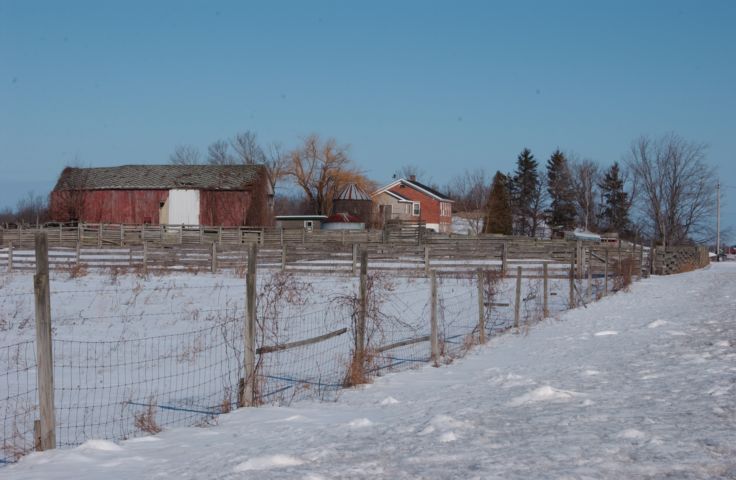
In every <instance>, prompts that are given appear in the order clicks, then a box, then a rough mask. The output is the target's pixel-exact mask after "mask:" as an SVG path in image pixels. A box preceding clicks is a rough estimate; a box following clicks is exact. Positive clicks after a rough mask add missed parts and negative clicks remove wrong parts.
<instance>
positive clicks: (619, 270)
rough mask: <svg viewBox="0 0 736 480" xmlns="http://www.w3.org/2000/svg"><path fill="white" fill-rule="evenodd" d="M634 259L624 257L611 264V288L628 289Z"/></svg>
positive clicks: (634, 262)
mask: <svg viewBox="0 0 736 480" xmlns="http://www.w3.org/2000/svg"><path fill="white" fill-rule="evenodd" d="M635 264H636V261H635V260H634V259H633V258H631V257H625V258H622V259H620V260H619V261H617V262H616V263H615V264H614V266H613V290H614V291H619V290H628V288H629V286H630V285H631V281H632V277H633V272H634V266H635Z"/></svg>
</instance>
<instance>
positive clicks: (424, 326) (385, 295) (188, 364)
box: [0, 244, 646, 463]
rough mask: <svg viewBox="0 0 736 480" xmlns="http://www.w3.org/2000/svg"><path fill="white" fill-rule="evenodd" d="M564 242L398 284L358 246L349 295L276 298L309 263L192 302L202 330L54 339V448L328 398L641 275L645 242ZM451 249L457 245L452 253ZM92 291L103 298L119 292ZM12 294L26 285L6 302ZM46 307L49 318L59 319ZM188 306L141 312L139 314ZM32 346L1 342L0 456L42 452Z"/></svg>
mask: <svg viewBox="0 0 736 480" xmlns="http://www.w3.org/2000/svg"><path fill="white" fill-rule="evenodd" d="M566 245H567V246H568V249H567V251H564V252H562V253H561V254H559V255H558V256H557V258H558V259H557V260H555V259H553V258H548V259H546V260H544V261H541V262H540V261H538V260H536V261H533V260H532V259H522V260H521V261H519V262H516V261H515V260H516V259H514V258H512V257H513V255H514V253H513V250H512V249H511V248H509V246H508V245H506V246H505V247H503V249H502V251H501V250H499V252H498V253H499V259H498V261H496V262H495V263H490V262H489V263H485V264H482V263H481V264H479V263H472V262H469V263H467V264H465V265H464V266H463V267H464V269H455V270H450V269H445V270H443V265H442V264H441V263H439V262H435V263H431V261H430V264H429V265H428V267H429V268H428V270H429V271H430V273H431V275H430V278H427V277H425V276H424V274H425V273H426V270H427V269H425V268H424V265H422V268H418V269H412V271H415V272H418V275H417V276H416V277H415V278H413V279H400V278H398V277H397V276H396V275H394V274H392V273H391V270H388V269H386V266H385V263H386V262H387V260H388V253H387V252H386V251H383V252H376V256H377V258H374V257H373V256H372V253H371V250H370V249H366V250H364V251H365V253H361V254H360V255H359V257H360V260H361V262H360V265H361V269H360V270H361V272H363V273H362V274H361V275H360V277H359V280H360V281H359V282H357V283H356V282H354V283H353V285H354V291H353V292H352V293H346V294H340V295H337V296H335V297H334V298H329V299H324V298H317V299H315V298H313V297H310V296H309V294H305V295H306V297H305V298H301V297H300V295H299V292H296V294H295V295H291V294H284V292H283V291H284V290H288V289H285V288H284V286H283V285H282V284H279V283H278V281H273V282H270V281H269V278H272V279H273V278H275V279H276V280H279V279H281V280H283V278H282V277H279V275H282V276H283V275H291V274H292V273H300V274H301V273H304V272H303V271H296V272H291V273H290V272H289V271H288V270H287V272H286V273H281V272H280V270H281V269H280V268H275V269H272V271H271V275H272V276H271V277H266V278H264V279H263V280H262V281H261V283H260V284H259V289H258V291H255V288H254V289H253V291H251V293H250V295H251V296H250V299H249V300H246V301H245V302H244V303H245V308H243V307H242V306H236V307H232V308H214V309H197V310H196V312H211V313H213V314H214V315H213V318H212V319H211V320H207V321H208V322H210V323H211V325H207V326H205V327H202V328H198V329H194V330H190V331H187V332H182V333H173V334H165V335H155V336H147V337H143V338H128V339H125V338H123V339H120V340H104V341H99V340H98V341H92V340H80V339H63V338H54V339H53V344H52V345H53V348H52V350H53V357H52V358H53V373H54V382H55V384H54V388H53V392H54V394H55V395H56V400H55V410H54V411H55V414H56V422H55V429H54V430H55V433H56V435H57V443H58V445H59V446H60V447H69V446H74V445H79V444H80V443H82V442H84V441H85V440H87V439H89V438H106V439H110V440H121V439H125V438H130V437H132V436H136V435H141V434H146V433H155V432H157V431H159V430H160V429H161V428H166V427H172V426H183V425H206V424H209V423H212V422H214V421H216V417H217V416H218V415H220V414H222V413H226V412H229V411H230V410H232V409H233V408H236V407H238V406H240V405H243V404H248V402H247V401H243V398H246V399H247V397H248V394H246V393H244V392H246V389H250V390H249V391H251V392H252V394H251V395H252V397H250V398H252V403H253V404H258V403H285V404H288V403H290V402H292V401H294V400H299V399H303V398H319V399H329V398H334V396H335V395H336V392H337V391H338V390H340V389H341V388H343V387H344V386H349V385H353V384H355V383H358V382H359V381H364V380H365V378H366V377H370V376H373V375H380V374H382V373H383V372H385V371H389V370H400V369H404V368H411V367H413V366H416V365H421V364H423V363H426V362H428V361H430V359H432V358H433V357H434V360H435V362H437V363H441V362H442V361H444V360H446V359H451V358H454V357H456V356H460V355H462V354H463V353H464V352H465V351H466V350H467V349H468V348H470V347H471V346H472V345H473V344H475V343H479V342H482V341H483V340H485V339H487V338H490V337H492V336H495V335H499V334H502V333H504V332H508V331H521V330H523V329H525V328H528V327H529V326H530V325H532V324H533V323H535V322H537V321H539V320H540V319H542V318H544V317H546V316H549V315H555V314H557V313H559V312H561V311H563V310H566V309H567V308H571V307H575V306H577V305H580V304H584V305H587V303H589V302H590V301H595V300H596V299H598V298H601V297H603V296H605V295H606V294H608V293H609V292H612V291H617V290H620V289H622V288H625V287H626V285H627V283H628V282H629V281H630V280H631V279H632V277H636V278H638V277H641V276H642V273H644V272H646V268H644V267H645V265H646V261H645V260H644V259H646V256H645V254H646V250H644V249H643V248H641V247H638V246H636V247H634V248H631V249H616V248H614V249H611V248H605V249H601V248H598V247H590V246H584V245H580V244H574V245H572V247H573V248H569V247H570V245H569V244H566ZM555 248H557V247H555ZM351 250H352V249H351ZM261 254H263V251H262V250H261V251H260V252H258V253H257V254H256V253H255V252H254V251H251V253H250V254H249V255H246V259H247V258H251V259H252V260H253V261H252V262H249V263H250V266H249V268H248V269H247V272H246V273H247V274H248V275H246V276H247V278H248V280H247V281H248V282H250V284H251V285H253V286H255V271H256V269H258V268H261V263H260V262H257V261H255V260H257V259H258V258H259V257H260V255H261ZM265 255H266V256H267V255H268V254H267V253H266V254H265ZM352 255H353V253H352V251H351V258H352ZM424 255H425V251H422V256H424ZM430 258H431V257H430ZM459 258H460V254H457V255H456V256H455V258H454V260H458V259H459ZM395 261H398V262H402V261H404V260H403V259H401V258H399V259H395ZM52 263H53V262H52ZM512 266H513V267H517V268H518V269H519V270H517V269H516V268H512ZM351 271H352V269H351ZM250 274H252V275H253V277H252V278H251V277H250ZM432 279H436V280H434V281H432ZM351 281H352V280H351ZM269 282H270V283H269ZM178 288H179V287H175V289H178ZM195 288H204V289H206V288H212V289H225V290H226V291H228V292H230V291H232V290H235V291H236V292H237V294H238V295H241V296H242V295H244V294H245V291H246V289H245V288H244V285H243V283H242V282H240V283H238V284H237V285H223V284H218V283H211V282H207V283H205V284H204V285H185V286H183V287H181V289H182V290H187V289H195ZM236 289H237V290H236ZM90 292H95V293H96V294H99V295H104V296H106V295H112V294H116V289H113V288H104V289H95V290H91V291H90ZM279 292H280V293H279ZM64 293H79V291H76V290H70V289H65V288H59V289H58V290H57V289H54V288H53V285H51V294H52V296H53V295H58V294H64ZM292 293H294V292H292ZM13 295H26V294H15V293H13V294H10V295H5V297H12V296H13ZM290 295H291V296H290ZM293 296H294V297H297V298H292V297H293ZM0 298H3V295H1V294H0ZM241 298H242V297H241ZM254 299H255V300H254ZM249 305H252V306H253V308H254V310H253V312H254V313H255V315H254V318H253V319H252V320H251V321H252V323H251V325H252V326H253V328H254V331H253V332H252V334H250V335H246V330H247V326H248V323H247V320H246V319H247V318H250V316H249V315H246V312H247V311H249ZM51 313H52V317H51V318H52V322H53V321H54V320H57V321H58V320H62V319H64V318H65V317H63V316H57V317H54V316H53V313H54V312H51ZM191 313H192V312H188V311H166V312H161V313H157V312H142V313H141V314H140V315H135V317H141V318H148V317H152V318H155V317H157V316H170V317H171V318H177V316H179V315H186V314H191ZM73 318H75V319H77V318H78V319H80V320H82V322H80V323H81V324H85V323H86V320H89V319H100V320H116V319H117V320H120V321H121V322H124V321H126V318H127V317H126V316H125V315H120V314H118V315H94V316H84V315H81V314H80V315H77V316H74V317H73ZM37 347H38V343H37V342H36V341H31V340H29V341H26V342H21V343H17V344H15V345H10V346H6V347H0V388H3V389H4V390H2V391H0V413H2V421H3V432H2V433H3V442H2V452H1V453H0V463H9V462H13V461H15V460H17V459H18V458H19V457H20V456H22V455H23V454H25V453H28V452H30V451H33V450H36V449H40V447H41V445H40V444H39V443H38V442H37V440H36V435H35V434H34V422H35V421H36V420H38V419H39V414H40V412H39V409H38V406H37V405H38V395H39V393H40V392H39V389H38V387H37V386H36V380H37V375H38V365H37V363H36V349H37ZM249 350H251V351H252V352H253V354H254V364H253V373H252V374H248V373H247V372H248V369H249V368H250V367H249V364H248V362H247V361H246V357H247V353H248V351H249ZM358 352H361V353H360V354H359V355H357V353H358ZM433 352H434V355H433ZM356 358H358V360H359V361H358V362H357V364H356ZM356 369H357V373H358V374H359V375H356Z"/></svg>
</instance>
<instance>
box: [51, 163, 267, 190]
mask: <svg viewBox="0 0 736 480" xmlns="http://www.w3.org/2000/svg"><path fill="white" fill-rule="evenodd" d="M264 172H265V167H264V166H263V165H122V166H119V167H100V168H72V167H67V168H65V169H64V170H63V171H62V172H61V176H60V177H59V181H58V182H57V183H56V187H54V190H128V189H136V190H161V189H171V188H182V189H186V188H189V189H204V190H244V189H246V188H247V187H248V186H250V185H252V184H254V183H256V181H258V178H259V176H260V175H261V174H262V173H264Z"/></svg>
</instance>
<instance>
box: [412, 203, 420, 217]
mask: <svg viewBox="0 0 736 480" xmlns="http://www.w3.org/2000/svg"><path fill="white" fill-rule="evenodd" d="M411 208H412V210H411V214H412V215H413V216H415V217H418V216H419V213H420V212H421V211H422V204H421V203H419V202H412V204H411Z"/></svg>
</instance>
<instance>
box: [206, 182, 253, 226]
mask: <svg viewBox="0 0 736 480" xmlns="http://www.w3.org/2000/svg"><path fill="white" fill-rule="evenodd" d="M250 206H251V196H250V192H243V191H239V192H225V191H216V190H200V192H199V209H200V210H199V221H200V222H202V224H204V225H222V226H228V227H235V226H240V225H251V224H250V223H249V222H248V212H249V208H250Z"/></svg>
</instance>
